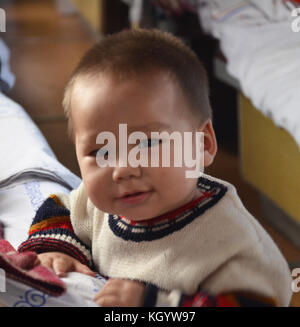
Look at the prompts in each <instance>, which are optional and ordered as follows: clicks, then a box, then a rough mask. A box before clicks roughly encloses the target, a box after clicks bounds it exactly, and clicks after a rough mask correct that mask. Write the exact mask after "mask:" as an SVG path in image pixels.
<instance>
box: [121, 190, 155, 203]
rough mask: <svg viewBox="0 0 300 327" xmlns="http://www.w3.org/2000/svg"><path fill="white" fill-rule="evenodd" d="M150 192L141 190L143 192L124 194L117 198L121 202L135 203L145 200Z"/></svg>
mask: <svg viewBox="0 0 300 327" xmlns="http://www.w3.org/2000/svg"><path fill="white" fill-rule="evenodd" d="M150 194H151V192H150V191H149V192H143V193H139V194H137V195H130V196H126V197H123V198H119V200H120V201H121V202H123V203H127V204H136V203H139V202H143V201H145V200H146V198H147V197H148V196H149V195H150Z"/></svg>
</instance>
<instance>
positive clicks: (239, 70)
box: [199, 0, 300, 146]
mask: <svg viewBox="0 0 300 327" xmlns="http://www.w3.org/2000/svg"><path fill="white" fill-rule="evenodd" d="M251 2H253V3H251ZM234 3H235V4H234ZM213 4H214V5H213ZM217 4H219V5H220V6H221V5H222V6H223V7H222V10H221V9H220V8H221V7H220V8H218V6H217ZM252 4H255V6H254V5H252ZM226 5H227V11H226V10H224V6H226ZM258 5H259V2H257V1H255V0H253V1H237V0H236V1H234V0H214V1H211V2H206V6H205V7H202V10H199V16H200V19H201V22H202V24H203V26H204V28H205V29H206V30H207V31H209V32H210V33H211V34H212V35H214V36H215V37H216V38H218V39H219V40H220V45H221V49H222V51H223V53H224V55H225V56H226V58H227V60H228V63H227V70H228V72H229V74H231V75H232V76H233V77H235V78H236V79H237V80H238V81H239V83H240V85H241V88H242V91H243V93H244V94H245V95H246V96H247V97H249V98H250V99H251V101H252V102H253V104H254V106H255V107H256V108H257V109H258V110H260V111H261V112H263V113H264V114H265V115H266V116H267V117H270V118H271V119H272V120H273V121H274V123H275V124H276V125H277V126H279V127H282V128H284V129H286V130H287V131H288V132H289V133H290V134H291V135H292V136H293V138H294V139H295V141H296V142H297V144H298V145H299V146H300V32H299V33H295V32H293V31H292V21H293V20H294V19H295V17H292V16H291V15H290V14H291V11H290V10H288V9H287V8H286V7H285V6H282V2H281V1H279V0H278V1H274V2H272V1H271V0H265V1H264V6H263V5H262V4H261V6H258ZM268 5H269V7H268ZM272 5H273V10H271V9H270V10H268V8H271V6H272ZM230 6H235V9H233V7H230ZM225 9H226V8H225ZM218 10H219V11H218Z"/></svg>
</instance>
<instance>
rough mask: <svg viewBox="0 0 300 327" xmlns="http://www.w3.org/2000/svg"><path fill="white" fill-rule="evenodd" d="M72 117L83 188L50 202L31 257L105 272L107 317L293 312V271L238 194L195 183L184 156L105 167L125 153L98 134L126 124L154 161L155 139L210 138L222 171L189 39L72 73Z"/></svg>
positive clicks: (109, 54) (204, 180)
mask: <svg viewBox="0 0 300 327" xmlns="http://www.w3.org/2000/svg"><path fill="white" fill-rule="evenodd" d="M64 108H65V112H66V115H67V117H68V119H69V132H70V135H71V137H72V138H73V140H74V143H75V148H76V154H77V158H78V162H79V166H80V170H81V174H82V180H83V183H82V184H81V185H80V187H79V188H78V189H77V190H74V191H72V192H71V194H70V195H69V196H66V195H63V194H60V195H52V196H50V197H49V198H48V199H47V200H46V201H45V202H44V204H43V205H42V206H41V208H40V209H39V210H38V211H37V214H36V217H35V218H34V220H33V223H32V225H31V228H30V231H29V238H28V240H27V241H25V242H23V243H22V244H21V246H20V248H19V250H20V251H26V250H33V251H36V252H37V253H39V259H40V261H41V263H42V264H43V265H45V266H48V267H50V268H52V269H54V270H55V271H56V272H57V273H59V274H61V275H63V274H64V273H66V272H68V271H74V270H75V271H80V272H83V273H86V274H91V275H92V274H93V272H92V271H91V270H90V269H89V268H87V266H89V267H90V268H92V267H93V266H92V265H93V264H94V266H95V268H96V269H97V270H98V272H99V273H100V274H101V275H103V276H104V277H107V278H109V281H108V282H107V283H106V285H105V286H104V288H103V290H102V291H100V292H99V294H98V295H97V296H96V297H95V302H96V303H98V304H99V305H101V306H142V305H144V306H161V305H165V306H235V305H282V306H286V305H288V304H289V301H290V297H291V290H290V285H291V279H290V273H289V269H288V266H287V263H286V262H285V260H284V258H283V257H282V255H281V253H280V251H279V250H278V248H277V247H276V245H275V244H274V242H273V241H272V240H271V238H270V237H269V235H268V234H267V233H266V232H265V231H264V230H263V228H262V227H261V226H260V225H259V223H258V222H257V221H256V220H255V219H254V218H253V217H252V216H251V215H250V214H249V213H248V212H247V211H246V209H245V208H244V207H243V205H242V203H241V201H240V200H239V198H238V196H237V194H236V191H235V189H234V187H233V186H232V185H231V184H229V183H227V182H224V181H221V180H218V179H216V178H213V177H211V176H208V175H203V176H202V177H200V178H196V177H194V178H186V175H185V173H186V171H187V170H188V167H187V165H186V164H185V163H184V164H182V165H181V166H179V167H178V166H177V165H176V164H175V159H174V156H173V155H174V152H175V149H171V156H170V157H171V158H172V160H171V162H170V167H163V166H162V165H160V166H159V167H148V166H143V165H137V166H134V165H128V164H127V158H126V154H127V153H125V156H124V153H123V154H121V152H122V149H120V151H116V153H115V155H116V157H117V159H118V163H117V164H115V165H111V166H110V165H107V166H105V165H103V166H101V167H99V161H101V160H102V162H103V161H105V160H107V162H109V160H110V155H111V153H113V154H114V151H113V149H110V147H109V146H108V145H106V146H105V147H103V146H100V145H99V142H98V134H99V133H101V132H103V131H107V132H109V133H112V134H111V135H118V131H119V126H120V124H127V128H128V131H131V132H136V131H139V132H142V133H144V135H146V136H147V140H146V141H147V142H146V146H145V147H144V155H146V153H147V154H149V155H150V156H151V153H150V150H152V149H156V150H157V151H158V152H159V154H160V155H161V153H162V143H163V142H162V140H159V141H157V140H154V139H153V138H152V134H151V133H152V132H158V131H159V132H161V131H168V132H169V133H172V132H177V133H179V134H180V135H182V136H183V135H185V133H186V132H193V135H195V133H196V132H201V133H202V135H203V144H204V146H203V150H202V156H203V157H202V160H203V165H204V166H205V167H207V166H209V165H210V164H211V163H212V162H213V160H214V156H215V154H216V151H217V145H216V138H215V134H214V130H213V127H212V122H211V108H210V104H209V95H208V82H207V78H206V74H205V71H204V68H203V66H202V65H201V64H200V62H199V61H198V59H197V57H196V55H195V54H194V53H193V52H192V51H191V50H190V49H188V48H187V47H186V46H185V45H184V44H183V43H182V42H181V41H180V40H178V39H177V38H175V37H173V36H171V35H169V34H167V33H162V32H159V31H156V30H132V31H124V32H121V33H118V34H115V35H112V36H109V37H106V38H105V39H103V40H102V41H101V42H99V44H96V45H95V46H94V47H93V48H92V49H91V50H89V51H88V53H87V54H86V55H85V56H84V57H83V58H82V60H81V62H80V63H79V65H78V67H77V68H76V70H75V72H74V73H73V75H72V77H71V79H70V81H69V83H68V85H67V87H66V91H65V97H64ZM119 143H120V140H119ZM141 143H142V142H141ZM191 145H192V148H193V151H194V152H197V151H200V147H199V145H198V144H196V143H195V139H194V138H193V141H192V144H191ZM129 148H130V147H129ZM174 148H175V147H174ZM103 149H105V150H104V151H103ZM130 149H132V146H131V148H130ZM141 153H142V152H141ZM112 157H114V155H113V156H112ZM160 158H161V157H160ZM177 159H178V158H177Z"/></svg>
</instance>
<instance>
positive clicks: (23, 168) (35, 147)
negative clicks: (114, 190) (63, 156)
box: [0, 93, 80, 189]
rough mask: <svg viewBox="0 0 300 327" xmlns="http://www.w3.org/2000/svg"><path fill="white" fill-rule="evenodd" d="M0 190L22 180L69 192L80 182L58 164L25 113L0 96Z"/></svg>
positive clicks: (44, 140) (13, 103)
mask: <svg viewBox="0 0 300 327" xmlns="http://www.w3.org/2000/svg"><path fill="white" fill-rule="evenodd" d="M0 140H1V142H0V187H4V186H6V185H10V184H11V183H12V182H13V181H14V180H16V179H18V178H20V176H22V177H24V176H27V177H35V178H38V177H40V178H48V179H49V180H53V181H55V182H57V183H60V184H61V185H63V186H64V187H67V188H69V189H73V188H76V187H77V186H78V185H79V183H80V178H78V177H77V176H76V175H74V174H73V173H71V172H70V171H69V170H68V169H67V168H66V167H64V166H63V165H62V164H61V163H59V162H58V160H57V158H56V157H55V155H54V153H53V151H52V150H51V149H50V147H49V144H48V142H47V141H46V139H45V138H44V136H43V135H42V133H41V132H40V130H39V129H38V127H37V126H36V125H35V123H34V122H33V121H32V120H31V118H30V117H29V115H28V114H27V113H26V112H25V110H24V109H23V108H22V107H21V106H20V105H18V104H17V103H15V102H14V101H12V100H11V99H9V98H8V97H7V96H5V95H4V94H3V93H0Z"/></svg>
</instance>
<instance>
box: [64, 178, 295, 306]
mask: <svg viewBox="0 0 300 327" xmlns="http://www.w3.org/2000/svg"><path fill="white" fill-rule="evenodd" d="M204 180H206V181H208V182H209V181H212V182H216V183H219V184H220V185H222V186H225V187H226V188H227V191H226V192H225V194H224V195H223V196H222V197H221V198H220V199H218V201H216V202H215V203H214V204H213V205H211V206H210V207H208V208H207V209H206V210H205V211H204V212H203V213H201V214H199V216H198V217H197V218H196V219H193V220H192V221H191V222H189V223H187V224H185V225H183V227H181V228H178V229H177V230H175V231H174V230H172V232H170V233H168V232H166V234H165V235H163V236H162V237H156V238H154V239H152V240H150V239H149V240H142V241H138V242H137V241H135V240H134V238H133V239H130V237H129V238H127V239H125V238H124V237H120V235H121V234H122V229H126V228H127V227H126V226H127V225H126V221H125V223H123V222H120V221H117V220H116V221H117V225H118V226H119V230H121V232H120V233H121V234H120V235H118V233H116V232H115V231H114V230H113V229H112V222H113V221H114V219H116V218H117V217H118V216H112V215H108V214H107V213H103V212H101V211H100V210H98V209H97V208H96V207H95V206H94V205H93V204H92V202H91V201H90V200H89V199H88V197H87V194H86V192H85V189H84V186H83V184H81V186H80V187H79V188H78V189H77V190H74V191H72V192H71V193H70V195H69V196H67V195H64V194H60V195H59V198H60V200H61V201H62V203H63V204H64V205H65V206H66V207H67V208H68V209H69V210H70V212H71V222H72V225H73V228H74V232H75V233H76V234H77V236H78V237H79V238H80V239H81V240H82V241H83V242H84V243H86V244H87V245H88V246H90V247H91V249H92V257H93V260H94V263H95V264H96V266H97V268H98V270H99V272H100V274H102V275H104V276H108V277H111V278H129V279H135V280H140V281H145V282H149V283H152V284H154V285H156V286H157V287H159V288H161V289H164V290H167V291H168V292H170V293H169V294H173V296H174V294H179V291H180V292H183V293H185V294H186V295H193V294H195V293H196V292H197V289H198V288H199V287H201V288H202V289H204V290H206V291H208V292H210V293H212V294H213V295H217V294H221V293H224V292H233V291H246V292H253V293H255V294H258V295H262V296H269V297H273V298H275V299H277V301H278V304H279V305H280V306H287V305H289V302H290V299H291V294H292V291H291V282H292V280H291V274H290V271H289V268H288V265H287V262H286V261H285V259H284V258H283V256H282V254H281V252H280V251H279V249H278V247H277V246H276V245H275V243H274V242H273V240H272V239H271V237H270V236H269V235H268V234H267V232H266V231H265V230H264V229H263V228H262V226H261V225H260V224H259V223H258V221H257V220H256V219H255V218H254V217H253V216H252V215H251V214H250V213H249V212H248V211H247V210H246V209H245V207H244V206H243V204H242V202H241V200H240V199H239V197H238V195H237V193H236V190H235V188H234V186H232V185H231V184H230V183H228V182H225V181H222V180H219V179H216V178H213V177H211V176H208V175H204ZM204 184H205V183H204ZM203 189H205V185H204V186H203V187H202V191H203ZM205 201H206V202H207V200H205ZM205 201H204V202H205ZM202 205H203V203H202V204H201V206H202ZM184 219H185V215H183V217H182V216H181V218H180V219H179V223H180V220H181V221H184ZM176 223H178V222H176ZM137 227H143V226H138V225H137ZM155 228H157V229H158V230H159V228H160V227H159V226H153V227H152V230H151V232H154V231H155ZM131 232H132V235H133V234H134V233H136V234H137V233H144V232H145V230H143V228H141V229H138V228H136V229H135V228H132V230H131Z"/></svg>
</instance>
